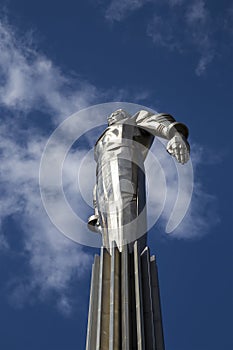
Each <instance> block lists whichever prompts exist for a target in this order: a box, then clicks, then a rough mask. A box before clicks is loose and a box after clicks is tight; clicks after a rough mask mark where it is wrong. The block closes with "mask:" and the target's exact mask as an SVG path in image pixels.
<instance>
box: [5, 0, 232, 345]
mask: <svg viewBox="0 0 233 350" xmlns="http://www.w3.org/2000/svg"><path fill="white" fill-rule="evenodd" d="M0 2H1V5H2V8H3V9H4V13H5V15H4V16H2V18H1V21H3V23H5V24H4V25H6V22H8V23H9V25H10V26H12V28H13V29H12V30H13V31H14V33H15V36H16V37H17V38H21V40H22V42H24V43H25V42H27V45H29V46H30V47H31V48H32V50H34V52H36V53H37V54H38V55H40V56H41V55H42V56H44V57H47V59H49V60H50V61H51V63H52V65H53V66H54V67H59V68H58V70H59V71H60V72H61V74H62V76H66V77H68V78H67V79H68V80H69V83H68V84H67V86H68V87H67V89H68V91H69V96H71V95H72V91H73V90H75V91H76V90H77V91H81V92H82V91H83V88H82V84H84V82H85V83H86V84H91V85H92V86H94V87H95V89H96V91H97V92H98V93H96V96H97V97H95V99H94V100H93V101H94V103H102V102H108V101H112V100H114V101H116V100H123V101H127V102H135V103H141V104H143V105H146V106H148V107H150V108H155V109H156V110H158V111H165V112H168V113H171V114H172V115H174V117H175V118H176V119H177V120H179V121H182V122H184V123H185V124H187V125H188V127H189V129H190V144H191V149H192V150H193V152H194V157H195V159H196V158H198V159H199V160H198V162H196V163H195V164H196V166H195V168H194V175H195V184H196V187H195V188H194V194H193V196H194V201H195V205H194V210H193V213H194V214H193V215H196V225H194V226H192V225H191V226H190V227H187V226H185V229H186V230H187V231H189V230H190V231H192V230H193V232H194V231H195V230H197V231H199V234H196V233H195V232H194V234H193V236H194V237H193V238H192V239H184V238H180V239H175V238H173V237H172V235H171V236H169V237H168V236H165V235H166V234H165V233H164V226H163V224H162V223H158V224H156V226H155V227H154V228H152V229H151V231H150V239H149V245H150V248H151V253H152V254H156V255H157V260H158V265H159V277H160V288H161V300H162V313H163V322H164V334H165V344H166V350H230V349H232V348H233V337H232V326H233V304H232V295H233V294H232V292H233V290H232V281H233V280H232V266H233V264H232V263H233V261H232V247H233V244H232V243H233V242H232V144H231V140H232V112H233V105H232V93H233V87H232V83H233V73H232V68H233V67H232V62H233V60H232V59H233V57H232V53H233V52H232V51H233V45H232V39H233V27H232V20H233V7H232V2H231V1H227V0H224V1H221V2H220V1H217V0H212V1H211V0H209V1H204V0H188V1H182V0H180V1H175V0H164V1H162V0H161V1H160V0H157V1H153V0H151V1H150V0H148V1H146V0H144V1H143V0H139V1H138V3H137V4H138V7H136V6H135V3H136V2H134V1H131V0H125V1H123V0H118V1H116V0H113V1H105V0H98V1H94V0H87V1H77V0H67V1H55V0H50V1H45V0H40V1H31V0H20V1H18V0H8V1H0ZM30 38H31V39H30ZM17 40H19V39H17ZM28 43H29V44H28ZM23 45H24V44H23V43H22V46H23ZM6 47H7V45H6V46H4V48H5V49H6ZM2 57H3V56H2ZM29 61H30V59H29ZM1 62H3V60H2V61H1V59H0V64H1V69H0V75H1V81H2V74H3V73H2V72H3V71H4V64H7V63H4V62H3V63H1ZM56 72H57V71H56ZM26 74H28V73H26ZM56 74H57V73H54V79H56V76H57V75H56ZM70 82H71V83H70ZM9 86H10V85H9ZM54 86H55V85H54ZM21 89H22V88H21ZM59 89H60V88H59ZM22 90H23V89H22ZM32 90H33V89H32ZM4 91H5V90H4ZM59 91H62V89H60V90H59ZM4 93H5V92H4ZM33 93H34V92H33ZM8 94H10V92H9V91H8ZM64 94H66V90H64ZM4 96H5V95H4ZM33 96H34V95H33ZM67 96H68V94H67ZM30 98H31V97H30ZM29 100H30V99H28V101H29ZM35 100H36V98H35V99H34V100H33V99H32V105H33V103H34V101H35ZM2 101H3V99H2V100H1V105H0V111H1V116H2V118H3V121H4V123H6V124H7V123H9V120H10V121H11V120H13V121H14V120H16V122H17V123H18V124H17V125H19V127H18V126H17V128H18V129H19V133H18V135H19V136H17V134H15V137H14V141H15V142H16V141H17V137H18V141H19V142H20V137H22V135H21V134H20V132H22V130H24V132H25V133H26V134H27V132H26V131H27V130H29V131H30V130H37V132H38V135H39V136H40V137H42V136H44V135H45V136H46V137H49V135H50V133H51V131H52V130H53V125H54V122H51V120H50V117H49V115H50V114H51V111H49V110H48V111H47V110H46V108H47V107H46V105H44V106H43V107H40V108H37V106H34V107H35V108H34V107H33V108H34V109H33V108H32V107H30V108H29V107H27V108H22V104H20V103H21V102H20V103H18V104H15V105H13V104H10V103H8V104H7V103H6V102H4V101H6V99H5V100H4V101H3V102H2ZM21 101H23V99H22V100H21ZM36 101H37V100H36ZM28 103H29V102H28ZM59 103H60V102H59ZM41 104H43V103H42V102H41ZM19 106H20V107H19ZM74 106H75V104H74ZM20 108H21V109H20ZM51 108H52V107H51ZM72 108H73V107H72V106H71V107H70V111H71V112H75V111H76V110H72ZM74 108H75V107H74ZM51 110H52V109H51ZM54 110H55V108H54ZM64 110H66V109H65V108H64ZM8 113H9V118H5V116H6V115H8ZM22 114H23V117H22V116H21V115H22ZM14 118H15V119H14ZM20 118H22V120H21V119H20ZM20 120H21V121H20ZM56 123H57V124H58V122H56ZM56 123H55V124H56ZM20 128H21V129H20ZM20 130H21V131H20ZM38 130H40V131H38ZM20 135H21V136H20ZM5 136H7V135H5ZM39 136H38V138H39ZM42 144H43V143H42ZM7 145H8V144H7ZM83 145H84V147H85V144H83ZM7 147H9V146H7ZM38 152H39V151H38ZM13 153H14V152H13ZM4 159H5V158H4ZM4 164H5V163H4ZM17 171H19V168H16V169H15V172H16V174H17ZM16 177H17V176H16ZM19 177H20V172H19ZM2 184H3V187H2V188H3V190H2V196H3V198H5V197H4V196H5V194H4V193H5V192H4V191H7V188H6V187H5V185H4V182H2ZM12 186H15V185H14V184H12ZM37 191H38V189H37V190H35V192H36V193H37ZM16 192H17V191H16ZM16 192H15V193H16ZM17 193H18V192H17ZM3 194H4V195H3ZM10 196H12V195H9V197H10ZM36 196H37V194H36ZM38 196H39V191H38ZM4 200H5V199H4ZM22 206H24V203H23V204H22ZM4 208H5V207H4V206H3V209H2V212H4V215H3V214H2V215H3V217H1V220H2V223H1V229H2V234H3V236H4V239H6V242H7V244H5V243H4V244H5V245H7V249H2V251H0V252H1V257H0V261H1V264H0V273H1V275H0V281H1V288H0V294H1V299H0V310H1V312H0V348H1V349H4V350H16V349H17V350H21V349H22V350H42V349H43V350H77V349H78V350H79V349H84V348H85V333H86V324H87V312H88V301H89V284H90V274H91V264H92V256H93V255H94V253H96V252H97V250H96V249H94V248H87V247H82V251H83V252H84V257H86V256H87V255H88V254H89V255H91V257H90V260H89V261H88V262H86V265H85V268H84V269H83V272H82V273H81V272H80V273H79V271H77V272H75V273H74V274H72V277H71V278H70V279H69V283H68V282H67V283H68V288H66V289H62V288H60V289H59V290H62V292H61V293H63V292H64V290H65V292H66V293H68V294H67V295H68V296H67V298H68V299H69V300H70V304H69V312H67V314H66V312H61V311H60V309H61V307H62V306H61V305H63V306H64V305H65V304H64V303H66V301H64V300H63V299H61V296H60V294H59V293H60V292H59V290H57V289H55V288H51V289H50V290H49V291H48V290H46V292H45V291H44V290H43V288H41V289H40V291H39V287H38V289H37V287H35V286H37V284H36V283H38V282H35V285H34V284H31V285H30V288H29V287H28V282H27V281H28V279H30V274H31V267H32V264H35V259H36V256H37V255H36V254H37V253H35V256H34V258H33V263H32V260H31V249H32V248H31V245H30V246H29V245H28V246H26V248H25V243H24V240H23V239H22V237H23V236H24V235H27V237H29V233H30V224H28V223H27V222H26V223H25V219H24V216H22V215H21V214H20V213H21V212H20V211H16V213H13V212H10V211H9V210H8V211H7V210H5V209H4ZM25 208H26V209H25V211H27V215H29V216H30V215H31V212H30V209H28V208H27V207H26V206H25ZM4 210H5V211H4ZM43 215H44V217H43V225H44V222H47V220H48V219H47V217H46V213H45V212H44V214H43ZM194 218H195V216H194ZM29 222H30V221H29ZM192 222H195V220H193V221H192ZM46 225H47V224H46ZM48 225H49V224H48ZM25 227H26V228H27V229H26V228H25ZM43 227H44V226H43ZM43 227H41V232H42V231H43ZM26 231H27V232H26ZM25 232H26V233H25ZM57 235H58V237H60V234H59V233H57ZM183 236H185V234H184V235H183ZM59 239H62V238H61V237H60V238H59ZM65 241H66V239H65V240H64V242H65ZM33 242H34V243H33V247H36V248H35V249H36V252H37V251H40V249H41V248H40V247H39V246H40V245H41V244H42V243H41V239H40V238H38V241H37V240H36V241H33ZM35 242H36V243H35ZM45 242H46V241H43V244H45ZM59 242H60V241H59ZM0 243H1V240H0ZM4 244H3V245H4ZM30 244H31V243H30ZM59 244H60V243H59ZM64 244H65V243H64ZM66 244H67V247H70V248H69V249H71V250H72V252H73V251H75V250H77V254H79V251H80V249H81V247H79V246H78V245H77V244H76V243H72V242H69V243H66ZM71 246H72V247H71ZM67 249H68V248H67ZM61 251H62V250H61V248H60V245H59V248H57V251H56V252H55V253H54V255H53V257H52V258H51V259H54V261H55V262H56V261H60V260H59V254H61ZM45 252H46V250H45ZM72 254H73V253H72ZM74 254H75V253H74ZM43 259H45V260H46V263H48V262H47V260H48V254H46V253H45V255H44V257H43ZM43 259H42V260H41V263H42V262H43ZM72 259H75V258H73V255H72ZM83 259H84V258H83ZM81 260H82V259H81ZM74 261H75V260H74ZM79 263H80V266H82V262H79ZM36 264H37V263H36ZM39 265H40V264H39V263H38V265H36V266H39ZM48 265H49V263H48ZM55 265H56V263H55ZM55 265H53V266H55ZM33 266H35V265H33ZM49 266H50V265H49ZM56 266H57V269H58V270H59V266H60V265H59V263H57V265H56ZM67 266H68V265H67ZM77 270H78V268H77ZM36 271H37V272H36ZM40 271H41V270H40V269H39V267H37V270H35V269H34V275H33V276H34V277H33V281H38V278H36V277H35V275H36V273H38V274H40V273H41V272H40ZM62 271H63V270H62ZM64 271H65V272H64V280H66V277H65V274H66V271H67V270H64ZM59 276H60V275H59ZM59 278H60V277H59ZM62 280H63V278H61V281H62ZM59 281H60V280H59ZM46 283H47V282H46ZM59 283H62V282H59ZM19 286H20V287H19ZM65 292H64V293H65ZM61 300H63V301H61ZM62 303H63V304H62ZM58 305H60V306H58Z"/></svg>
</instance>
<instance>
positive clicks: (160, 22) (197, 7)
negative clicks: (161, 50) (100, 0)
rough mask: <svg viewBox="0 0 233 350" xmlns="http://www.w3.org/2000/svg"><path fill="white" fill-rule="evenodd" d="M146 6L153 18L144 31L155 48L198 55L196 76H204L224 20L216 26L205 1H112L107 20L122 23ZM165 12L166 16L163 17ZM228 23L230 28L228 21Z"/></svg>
mask: <svg viewBox="0 0 233 350" xmlns="http://www.w3.org/2000/svg"><path fill="white" fill-rule="evenodd" d="M147 4H149V5H150V7H151V11H150V13H151V16H150V17H148V16H147V19H146V24H145V27H146V28H147V29H146V32H147V35H148V36H149V37H150V38H151V39H152V41H153V42H154V44H155V45H156V46H158V47H159V46H162V47H165V48H167V49H168V50H170V51H174V50H176V51H177V52H179V54H187V53H189V52H194V53H196V56H197V60H198V62H197V65H196V67H195V73H196V74H197V75H198V76H200V75H202V74H204V73H205V71H206V68H207V67H208V65H209V64H210V63H211V62H212V61H213V59H214V58H215V56H216V50H217V46H218V44H219V43H218V42H217V39H216V37H215V35H214V33H215V32H216V31H219V30H222V27H223V26H224V23H223V22H224V20H222V24H221V25H220V23H218V25H217V26H216V21H215V20H214V19H213V18H212V15H211V12H210V10H209V9H208V5H207V3H206V1H205V0H190V1H184V0H165V1H160V0H154V1H153V0H138V1H133V0H126V1H115V0H112V1H111V2H110V4H109V6H108V7H107V9H106V14H105V16H106V19H107V20H109V21H111V22H114V21H116V22H119V21H123V20H125V19H126V18H127V17H128V16H129V15H131V14H132V13H133V12H135V11H138V10H142V9H143V7H144V6H145V5H147ZM164 12H165V13H166V16H164V15H161V13H164ZM230 13H231V12H230V11H229V14H230ZM228 17H230V15H228ZM142 20H143V17H142ZM144 20H145V19H144ZM227 22H228V24H227V26H228V27H229V20H228V21H227ZM225 23H226V20H225Z"/></svg>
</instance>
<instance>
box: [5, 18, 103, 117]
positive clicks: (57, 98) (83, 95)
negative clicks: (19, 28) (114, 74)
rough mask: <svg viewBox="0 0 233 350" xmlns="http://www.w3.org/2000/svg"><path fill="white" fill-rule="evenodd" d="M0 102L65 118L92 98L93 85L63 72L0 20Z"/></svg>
mask: <svg viewBox="0 0 233 350" xmlns="http://www.w3.org/2000/svg"><path fill="white" fill-rule="evenodd" d="M0 39H1V40H0V50H1V55H0V75H1V88H0V104H1V105H2V106H4V107H6V108H10V109H11V110H13V109H15V110H20V111H23V112H29V111H30V110H32V109H37V108H39V109H40V110H44V111H46V112H47V113H48V112H50V114H53V115H55V118H56V119H58V117H61V116H62V117H63V118H64V117H66V116H67V115H70V114H71V113H73V112H75V111H77V110H78V109H80V108H82V107H85V106H87V105H88V104H89V103H91V102H93V101H95V99H96V98H97V96H99V95H100V91H98V92H97V90H96V88H95V86H93V85H91V84H90V83H88V82H85V81H83V80H80V79H78V77H75V76H69V75H68V74H67V75H65V74H64V73H63V72H62V71H61V70H60V69H59V68H58V67H57V66H56V65H55V64H54V63H53V62H52V61H51V60H50V59H49V58H48V57H46V56H45V55H43V54H42V53H40V52H39V51H37V50H36V49H34V48H33V47H31V46H30V44H29V43H28V42H27V41H25V40H22V39H20V38H19V36H18V35H16V33H15V29H13V28H12V27H10V26H9V25H7V24H6V23H4V22H2V21H1V22H0Z"/></svg>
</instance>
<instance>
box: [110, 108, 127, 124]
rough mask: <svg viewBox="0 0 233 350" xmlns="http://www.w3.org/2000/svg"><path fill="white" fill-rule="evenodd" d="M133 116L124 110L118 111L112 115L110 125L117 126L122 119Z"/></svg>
mask: <svg viewBox="0 0 233 350" xmlns="http://www.w3.org/2000/svg"><path fill="white" fill-rule="evenodd" d="M130 117H131V115H130V114H128V113H127V112H126V111H124V110H123V109H117V110H116V111H115V112H113V113H111V114H110V116H109V117H108V125H112V124H115V123H117V122H119V121H120V120H122V119H126V118H130Z"/></svg>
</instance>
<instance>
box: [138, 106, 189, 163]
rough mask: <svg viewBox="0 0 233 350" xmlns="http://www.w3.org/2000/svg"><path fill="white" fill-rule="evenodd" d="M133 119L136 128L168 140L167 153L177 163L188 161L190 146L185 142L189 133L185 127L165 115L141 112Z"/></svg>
mask: <svg viewBox="0 0 233 350" xmlns="http://www.w3.org/2000/svg"><path fill="white" fill-rule="evenodd" d="M134 118H135V123H136V125H137V126H138V127H140V128H142V129H144V130H146V131H148V132H149V133H151V134H152V135H154V136H158V137H162V138H164V139H166V140H168V144H167V151H168V153H169V154H171V155H172V156H174V157H175V158H176V160H177V161H178V162H179V163H182V164H184V163H186V162H187V161H188V160H189V154H190V146H189V143H188V141H187V138H188V134H189V132H188V128H187V126H186V125H184V124H183V123H180V122H177V121H176V120H175V119H174V118H173V117H172V116H171V115H170V114H167V113H159V114H153V113H151V112H148V111H144V110H142V111H139V112H138V113H137V114H136V115H135V116H134Z"/></svg>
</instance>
